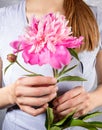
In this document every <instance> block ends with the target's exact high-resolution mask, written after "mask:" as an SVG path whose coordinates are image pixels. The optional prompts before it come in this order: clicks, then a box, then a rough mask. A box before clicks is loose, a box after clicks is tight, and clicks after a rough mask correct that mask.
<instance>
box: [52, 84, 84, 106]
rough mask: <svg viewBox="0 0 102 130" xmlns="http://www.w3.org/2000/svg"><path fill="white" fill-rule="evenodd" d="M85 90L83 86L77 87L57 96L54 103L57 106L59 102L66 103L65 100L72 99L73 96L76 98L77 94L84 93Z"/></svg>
mask: <svg viewBox="0 0 102 130" xmlns="http://www.w3.org/2000/svg"><path fill="white" fill-rule="evenodd" d="M84 92H85V90H84V88H83V87H80V86H79V87H75V88H74V89H72V90H70V91H68V92H66V93H65V94H63V95H62V96H60V97H58V98H56V99H55V100H54V102H53V105H54V106H55V107H56V106H57V105H59V104H62V103H64V102H65V101H68V100H71V99H73V98H75V97H76V96H78V95H80V94H81V93H84Z"/></svg>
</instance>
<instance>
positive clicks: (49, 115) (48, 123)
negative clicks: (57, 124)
mask: <svg viewBox="0 0 102 130" xmlns="http://www.w3.org/2000/svg"><path fill="white" fill-rule="evenodd" d="M53 120H54V114H53V109H52V108H50V107H48V108H47V111H46V121H45V126H46V128H47V130H50V128H51V125H52V123H53Z"/></svg>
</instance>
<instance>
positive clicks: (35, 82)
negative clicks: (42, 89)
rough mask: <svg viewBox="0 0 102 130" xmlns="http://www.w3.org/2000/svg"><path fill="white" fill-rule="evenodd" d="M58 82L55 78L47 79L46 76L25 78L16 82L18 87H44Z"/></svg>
mask: <svg viewBox="0 0 102 130" xmlns="http://www.w3.org/2000/svg"><path fill="white" fill-rule="evenodd" d="M56 83H57V80H56V79H55V78H53V77H45V76H32V77H24V78H19V79H18V80H17V82H16V84H17V85H25V86H29V85H30V86H36V87H37V86H39V85H40V86H42V85H48V84H49V85H50V84H56Z"/></svg>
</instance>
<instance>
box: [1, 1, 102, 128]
mask: <svg viewBox="0 0 102 130" xmlns="http://www.w3.org/2000/svg"><path fill="white" fill-rule="evenodd" d="M90 8H91V9H90ZM90 8H89V7H88V6H87V5H86V4H85V3H84V2H83V1H82V0H77V1H76V0H59V1H58V0H49V1H47V0H43V1H41V0H26V1H25V0H22V1H21V2H20V3H19V4H18V5H15V6H11V7H8V8H3V9H1V10H0V17H1V21H0V25H1V27H0V32H1V33H0V34H1V36H0V39H1V50H0V55H1V60H2V62H3V66H2V67H3V70H4V68H5V67H6V66H7V60H6V58H5V57H6V55H7V54H9V53H10V52H11V48H10V46H9V43H10V42H11V41H13V40H15V39H17V37H18V35H20V34H21V33H22V32H23V29H24V27H25V26H26V25H27V24H28V23H29V21H30V19H31V17H32V16H33V15H35V17H37V18H41V16H43V15H45V14H48V13H50V12H54V13H56V12H60V14H63V15H65V16H66V18H67V19H68V20H69V21H70V23H69V25H71V26H72V31H73V34H74V35H75V36H80V35H82V36H84V38H85V41H84V42H85V44H83V45H82V46H81V48H80V49H79V50H77V51H78V55H79V58H80V61H81V64H79V66H78V67H76V68H75V69H74V70H72V71H71V72H70V73H71V75H74V74H75V75H79V76H82V77H84V78H86V79H87V81H86V82H68V83H66V82H65V83H59V84H58V93H59V95H61V96H59V97H58V98H56V99H55V100H54V101H53V105H54V112H55V114H56V116H57V117H58V118H59V117H64V116H66V115H67V114H68V113H69V112H71V111H73V110H77V111H76V113H75V115H74V116H75V117H79V116H81V115H83V114H87V113H88V112H90V111H91V110H93V109H94V108H96V107H98V106H102V101H101V100H99V99H101V98H102V94H101V93H102V65H101V64H102V50H101V49H102V45H101V44H102V43H101V40H100V37H99V31H100V34H101V36H102V22H101V20H102V17H101V16H100V15H101V14H102V11H101V10H99V9H98V8H97V7H90ZM93 14H94V15H93ZM94 16H95V17H94ZM96 19H97V23H98V26H99V29H100V30H98V26H97V23H96ZM5 35H6V36H7V38H6V39H5ZM5 46H6V50H5ZM20 62H21V63H22V64H23V61H22V59H20ZM76 62H77V61H76V60H75V59H73V61H72V63H71V65H73V64H76ZM25 66H26V65H25ZM26 67H27V68H29V69H31V70H33V71H34V72H36V73H37V72H39V73H41V74H44V75H45V76H46V77H41V76H40V77H26V78H20V77H21V76H22V75H23V74H25V72H23V71H22V70H21V69H20V68H19V67H18V66H16V65H13V66H12V67H11V69H9V70H8V71H7V73H6V75H3V81H4V84H5V86H8V87H5V88H2V89H1V91H0V93H1V94H0V96H1V97H2V100H1V101H0V103H1V107H2V106H3V107H5V106H8V105H13V104H17V105H18V106H19V108H20V109H21V110H22V111H21V110H20V109H18V108H17V106H16V107H11V108H12V110H11V109H9V110H8V112H7V114H6V117H5V120H4V124H3V130H46V129H45V127H44V123H45V113H44V111H45V110H46V108H47V105H48V102H49V101H51V100H52V99H53V98H54V97H55V96H56V92H57V87H56V85H55V84H56V80H55V79H53V78H51V76H52V70H51V68H50V66H49V65H45V66H43V67H38V66H32V67H29V66H28V65H27V66H26ZM15 68H16V70H15ZM96 72H97V88H95V86H96V85H95V82H96ZM47 76H50V77H47ZM39 86H40V87H39ZM46 86H47V87H46ZM48 86H49V87H48ZM45 87H46V88H45ZM94 88H95V89H94ZM93 89H94V90H93ZM39 96H40V97H39ZM36 97H37V98H36ZM38 97H39V98H38ZM0 99H1V98H0ZM41 105H42V107H40V108H39V106H41ZM32 106H37V107H38V108H37V109H34V108H32ZM23 111H24V112H23ZM25 112H26V113H25ZM68 129H72V130H74V129H78V130H83V128H79V127H75V128H68Z"/></svg>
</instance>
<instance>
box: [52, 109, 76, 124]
mask: <svg viewBox="0 0 102 130" xmlns="http://www.w3.org/2000/svg"><path fill="white" fill-rule="evenodd" d="M74 113H75V111H73V112H71V113H69V114H68V115H67V116H65V117H64V118H63V119H62V120H60V121H58V122H57V123H54V125H55V126H61V125H63V123H64V122H65V121H66V120H68V119H69V118H70V119H71V118H72V117H73V115H74Z"/></svg>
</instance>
